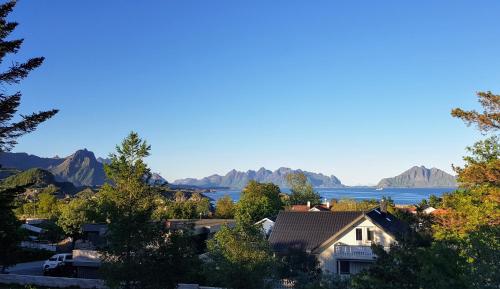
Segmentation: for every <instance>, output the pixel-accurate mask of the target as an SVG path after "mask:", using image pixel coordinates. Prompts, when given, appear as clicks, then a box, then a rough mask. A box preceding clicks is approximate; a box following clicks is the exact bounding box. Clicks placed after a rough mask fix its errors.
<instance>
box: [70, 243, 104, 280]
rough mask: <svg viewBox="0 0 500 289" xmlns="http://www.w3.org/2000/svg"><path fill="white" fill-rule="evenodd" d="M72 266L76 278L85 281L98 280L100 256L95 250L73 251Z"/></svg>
mask: <svg viewBox="0 0 500 289" xmlns="http://www.w3.org/2000/svg"><path fill="white" fill-rule="evenodd" d="M73 266H74V267H75V268H76V277H77V278H85V279H100V278H101V277H102V276H100V274H99V268H100V267H101V255H100V254H99V252H98V251H95V250H73Z"/></svg>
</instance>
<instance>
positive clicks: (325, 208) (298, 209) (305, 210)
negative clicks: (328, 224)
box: [291, 205, 330, 212]
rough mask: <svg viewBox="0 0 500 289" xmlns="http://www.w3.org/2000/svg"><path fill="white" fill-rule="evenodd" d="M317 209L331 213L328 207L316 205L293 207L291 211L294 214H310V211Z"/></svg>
mask: <svg viewBox="0 0 500 289" xmlns="http://www.w3.org/2000/svg"><path fill="white" fill-rule="evenodd" d="M313 208H316V209H318V210H320V211H330V209H328V207H327V206H326V205H316V206H312V207H308V206H307V205H293V206H292V208H291V211H294V212H308V211H309V210H311V209H313Z"/></svg>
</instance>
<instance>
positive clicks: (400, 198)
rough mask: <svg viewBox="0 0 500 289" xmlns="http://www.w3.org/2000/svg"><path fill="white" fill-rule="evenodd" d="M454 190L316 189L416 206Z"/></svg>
mask: <svg viewBox="0 0 500 289" xmlns="http://www.w3.org/2000/svg"><path fill="white" fill-rule="evenodd" d="M455 189H456V188H386V189H383V190H382V191H377V190H375V188H331V189H316V191H317V192H318V193H319V194H320V195H321V198H326V199H327V200H331V199H342V198H350V199H356V200H369V199H380V198H382V197H383V196H386V197H391V198H392V199H393V200H394V202H395V203H396V204H404V205H409V204H417V203H419V202H420V201H421V200H422V199H427V198H429V196H430V195H436V196H441V195H442V194H443V193H447V192H452V191H454V190H455ZM282 192H285V193H289V190H287V189H283V190H282ZM240 193H241V190H220V191H216V192H212V193H205V195H206V196H207V197H210V198H212V199H213V200H214V201H217V200H218V199H219V198H221V197H223V196H226V195H228V196H230V197H231V199H233V201H235V202H236V201H238V200H239V199H240Z"/></svg>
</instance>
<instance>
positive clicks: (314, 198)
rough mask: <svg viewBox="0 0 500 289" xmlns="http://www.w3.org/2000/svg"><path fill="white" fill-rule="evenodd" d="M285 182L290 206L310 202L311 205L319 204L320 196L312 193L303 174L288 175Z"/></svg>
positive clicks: (311, 188) (312, 189)
mask: <svg viewBox="0 0 500 289" xmlns="http://www.w3.org/2000/svg"><path fill="white" fill-rule="evenodd" d="M286 181H287V183H288V186H289V187H290V191H291V194H290V204H291V205H304V204H306V203H307V202H310V203H311V205H318V204H320V203H321V196H320V195H319V194H318V193H316V192H315V191H314V188H313V186H312V185H311V183H310V182H309V180H308V179H307V176H306V175H305V174H304V173H290V174H288V175H287V176H286Z"/></svg>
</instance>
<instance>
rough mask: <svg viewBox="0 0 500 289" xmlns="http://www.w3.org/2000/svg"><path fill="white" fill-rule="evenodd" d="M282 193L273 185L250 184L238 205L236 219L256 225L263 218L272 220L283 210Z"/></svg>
mask: <svg viewBox="0 0 500 289" xmlns="http://www.w3.org/2000/svg"><path fill="white" fill-rule="evenodd" d="M280 194H281V191H280V188H279V187H278V186H276V185H275V184H273V183H259V182H256V181H250V182H248V184H247V186H246V187H245V188H244V189H243V190H242V192H241V197H240V200H239V202H238V203H237V204H236V210H235V214H234V215H235V218H236V219H237V220H238V221H239V222H250V223H252V224H253V223H255V222H257V221H259V220H261V219H263V218H270V217H271V218H272V217H275V216H277V215H278V212H279V211H280V210H282V209H283V202H282V201H281V196H280Z"/></svg>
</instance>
